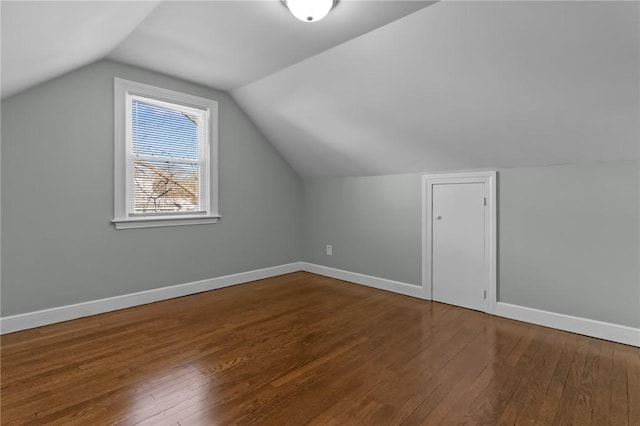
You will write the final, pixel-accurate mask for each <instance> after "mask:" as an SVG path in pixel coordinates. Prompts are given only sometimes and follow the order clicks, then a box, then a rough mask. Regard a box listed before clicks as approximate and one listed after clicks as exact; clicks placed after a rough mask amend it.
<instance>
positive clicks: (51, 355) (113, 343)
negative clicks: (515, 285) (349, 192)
mask: <svg viewBox="0 0 640 426" xmlns="http://www.w3.org/2000/svg"><path fill="white" fill-rule="evenodd" d="M1 360H2V366H1V373H2V388H1V392H2V394H1V399H2V401H1V411H0V416H1V417H0V418H1V422H2V424H3V425H38V424H52V425H111V424H118V425H120V424H121V425H180V426H190V425H233V424H238V425H249V424H256V425H304V424H310V425H437V424H481V425H530V424H535V425H556V424H558V425H570V424H573V425H579V426H586V425H616V426H619V425H640V353H639V350H638V349H637V348H633V347H630V346H625V345H621V344H616V343H611V342H606V341H602V340H597V339H592V338H589V337H584V336H579V335H575V334H571V333H566V332H561V331H557V330H552V329H548V328H543V327H538V326H534V325H530V324H526V323H521V322H517V321H511V320H507V319H502V318H497V317H492V316H489V315H486V314H482V313H479V312H475V311H470V310H466V309H462V308H457V307H453V306H449V305H444V304H440V303H432V302H428V301H422V300H418V299H413V298H410V297H405V296H400V295H396V294H392V293H388V292H384V291H379V290H375V289H371V288H366V287H362V286H358V285H355V284H349V283H345V282H342V281H338V280H333V279H330V278H325V277H320V276H317V275H313V274H309V273H304V272H297V273H294V274H289V275H284V276H281V277H276V278H271V279H267V280H261V281H256V282H253V283H248V284H243V285H240V286H236V287H229V288H225V289H221V290H215V291H211V292H208V293H202V294H199V295H194V296H188V297H183V298H179V299H173V300H169V301H165V302H159V303H154V304H151V305H146V306H140V307H136V308H131V309H126V310H122V311H117V312H111V313H108V314H103V315H98V316H94V317H89V318H83V319H79V320H75V321H69V322H66V323H61V324H55V325H51V326H47V327H41V328H38V329H33V330H28V331H23V332H19V333H13V334H9V335H5V336H3V337H2V359H1Z"/></svg>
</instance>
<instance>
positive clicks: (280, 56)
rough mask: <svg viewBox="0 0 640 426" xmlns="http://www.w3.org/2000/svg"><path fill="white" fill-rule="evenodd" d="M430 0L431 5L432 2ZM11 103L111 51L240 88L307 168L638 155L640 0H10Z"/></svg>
mask: <svg viewBox="0 0 640 426" xmlns="http://www.w3.org/2000/svg"><path fill="white" fill-rule="evenodd" d="M425 6H429V7H425ZM1 11H2V29H1V30H2V84H1V86H2V97H3V98H6V97H7V96H11V95H12V94H15V93H18V92H19V91H22V90H24V89H26V88H29V87H31V86H33V85H35V84H38V83H41V82H43V81H46V80H48V79H51V78H54V77H56V76H58V75H61V74H63V73H65V72H68V71H70V70H72V69H75V68H78V67H80V66H83V65H85V64H87V63H90V62H93V61H95V60H98V59H101V58H105V57H107V58H111V59H115V60H118V61H122V62H125V63H130V64H133V65H137V66H140V67H143V68H147V69H151V70H156V71H159V72H162V73H165V74H169V75H174V76H176V77H179V78H182V79H185V80H190V81H193V82H196V83H200V84H203V85H208V86H211V87H214V88H217V89H222V90H231V94H232V96H233V97H234V98H235V99H236V100H237V101H238V103H239V104H240V105H241V106H242V107H243V109H244V110H245V111H246V112H247V113H248V115H249V116H250V117H251V118H252V120H253V121H254V122H255V123H256V124H257V125H258V127H259V128H260V129H261V131H262V132H263V133H264V134H265V135H266V136H267V138H268V139H269V140H270V141H271V143H273V145H274V146H275V147H276V148H277V149H278V150H279V151H280V152H281V153H282V155H283V156H284V157H285V158H286V159H287V160H288V161H289V162H290V164H291V165H292V166H293V167H294V168H295V169H296V171H297V172H298V173H299V174H300V175H301V176H302V177H305V178H315V177H330V176H347V175H370V174H384V173H403V172H412V171H434V170H451V169H471V168H485V167H517V166H537V165H546V164H558V163H576V162H591V161H603V160H620V159H632V158H633V159H637V158H638V151H639V150H638V148H639V146H638V140H639V138H640V130H639V121H640V120H639V115H640V106H639V105H640V99H639V97H640V70H639V64H640V57H639V55H640V53H639V52H640V41H639V40H640V29H639V28H640V16H639V13H640V12H639V11H640V7H639V4H638V3H637V2H518V1H514V2H483V1H475V2H451V1H445V2H440V3H436V4H431V2H424V1H392V0H386V1H382V0H381V1H355V0H353V1H352V0H342V1H341V2H340V3H339V5H338V7H337V8H336V9H335V10H334V11H332V12H331V13H330V14H329V16H328V17H327V18H326V19H325V20H323V21H320V22H317V23H312V24H306V23H302V22H299V21H297V20H296V19H295V18H293V17H292V16H291V15H289V13H288V12H287V11H286V9H285V8H284V7H283V6H282V5H281V4H280V2H279V0H264V1H195V2H194V1H178V2H173V1H165V2H160V3H158V2H156V1H124V2H112V1H108V2H106V1H75V2H59V1H45V2H28V1H27V2H25V1H21V2H16V1H6V0H3V1H2V3H1Z"/></svg>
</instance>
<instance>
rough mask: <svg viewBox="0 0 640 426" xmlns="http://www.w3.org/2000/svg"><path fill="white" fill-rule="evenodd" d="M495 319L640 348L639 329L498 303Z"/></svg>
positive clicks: (366, 281) (385, 286)
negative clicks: (516, 321)
mask: <svg viewBox="0 0 640 426" xmlns="http://www.w3.org/2000/svg"><path fill="white" fill-rule="evenodd" d="M301 265H302V270H303V271H306V272H311V273H314V274H318V275H324V276H326V277H331V278H336V279H339V280H343V281H349V282H352V283H356V284H361V285H365V286H368V287H374V288H377V289H380V290H387V291H391V292H394V293H400V294H404V295H407V296H412V297H417V298H420V299H424V294H423V292H422V287H420V286H415V285H411V284H407V283H403V282H399V281H393V280H387V279H384V278H378V277H373V276H370V275H364V274H358V273H355V272H349V271H343V270H341V269H335V268H330V267H327V266H322V265H316V264H313V263H307V262H301ZM493 315H497V316H500V317H504V318H510V319H514V320H518V321H524V322H528V323H531V324H537V325H542V326H545V327H550V328H555V329H558V330H564V331H569V332H572V333H576V334H582V335H585V336H590V337H596V338H598V339H604V340H609V341H612V342H617V343H623V344H625V345H631V346H637V347H640V329H639V328H633V327H627V326H624V325H619V324H612V323H607V322H602V321H596V320H592V319H587V318H580V317H574V316H571V315H565V314H557V313H554V312H548V311H542V310H539V309H534V308H527V307H524V306H518V305H511V304H509V303H503V302H498V303H497V304H496V308H495V310H494V312H493Z"/></svg>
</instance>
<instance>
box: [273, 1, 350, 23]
mask: <svg viewBox="0 0 640 426" xmlns="http://www.w3.org/2000/svg"><path fill="white" fill-rule="evenodd" d="M282 3H284V5H285V6H287V9H289V12H291V13H292V14H293V16H295V17H296V18H298V19H299V20H301V21H304V22H316V21H319V20H321V19H322V18H324V17H325V16H327V13H329V11H330V10H331V9H333V8H334V7H335V5H336V4H337V3H338V0H282Z"/></svg>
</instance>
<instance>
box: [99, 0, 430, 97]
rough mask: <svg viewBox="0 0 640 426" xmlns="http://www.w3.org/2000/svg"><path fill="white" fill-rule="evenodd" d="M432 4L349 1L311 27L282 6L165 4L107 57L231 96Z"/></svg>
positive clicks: (273, 0)
mask: <svg viewBox="0 0 640 426" xmlns="http://www.w3.org/2000/svg"><path fill="white" fill-rule="evenodd" d="M431 3H432V2H427V1H415V0H414V1H401V0H386V1H353V0H347V1H342V2H340V3H338V5H337V6H336V8H335V9H334V10H333V11H331V13H330V15H329V16H327V17H326V18H325V19H323V20H321V21H318V22H314V23H313V24H308V23H304V22H301V21H299V20H297V19H295V18H294V17H293V16H291V14H290V13H289V11H288V10H287V9H286V8H285V7H284V5H283V4H281V2H280V0H268V1H265V0H262V1H237V0H234V1H183V2H175V1H173V2H165V3H163V4H161V5H160V6H159V7H158V8H157V9H156V10H155V11H154V13H153V14H151V15H150V16H149V17H148V18H147V19H146V20H144V21H143V22H142V23H141V25H140V26H138V27H137V28H136V30H135V31H134V32H133V33H132V34H131V36H129V37H128V38H127V39H126V40H125V41H124V42H123V43H122V44H120V45H119V46H118V47H117V48H116V49H115V50H114V51H113V52H111V54H110V55H109V58H111V59H114V60H117V61H121V62H125V63H128V64H132V65H138V66H141V67H144V68H147V69H150V70H154V71H158V72H162V73H165V74H169V75H174V76H178V77H180V78H183V79H186V80H190V81H193V82H196V83H200V84H203V85H206V86H210V87H214V88H216V89H219V90H231V89H234V88H237V87H240V86H243V85H245V84H247V83H250V82H252V81H255V80H257V79H259V78H262V77H264V76H267V75H269V74H271V73H273V72H275V71H278V70H281V69H282V68H285V67H288V66H289V65H292V64H294V63H296V62H299V61H301V60H303V59H306V58H308V57H310V56H313V55H315V54H317V53H320V52H322V51H324V50H327V49H329V48H331V47H333V46H336V45H338V44H340V43H343V42H345V41H347V40H350V39H352V38H354V37H356V36H359V35H362V34H364V33H366V32H369V31H371V30H374V29H375V28H378V27H379V26H381V25H384V24H386V23H388V22H391V21H394V20H396V19H398V18H401V17H403V16H405V15H407V14H409V13H412V12H414V11H416V10H418V9H421V8H423V7H426V6H428V5H429V4H431Z"/></svg>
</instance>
